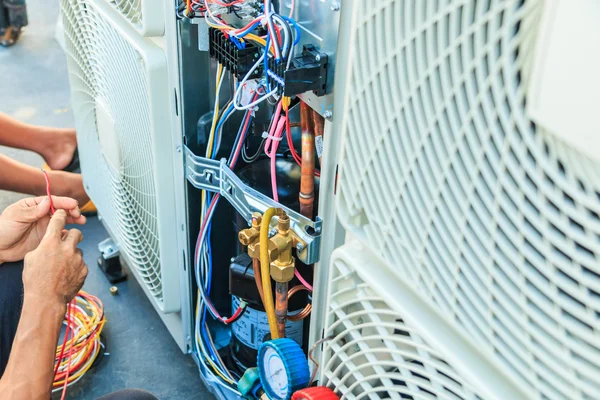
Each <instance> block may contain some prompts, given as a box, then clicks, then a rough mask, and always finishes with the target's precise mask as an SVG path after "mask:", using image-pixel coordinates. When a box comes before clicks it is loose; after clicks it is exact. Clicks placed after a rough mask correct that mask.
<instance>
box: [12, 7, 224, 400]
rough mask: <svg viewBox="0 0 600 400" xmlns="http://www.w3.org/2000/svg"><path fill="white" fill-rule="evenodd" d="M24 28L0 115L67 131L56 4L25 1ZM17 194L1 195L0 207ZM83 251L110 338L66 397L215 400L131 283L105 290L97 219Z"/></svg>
mask: <svg viewBox="0 0 600 400" xmlns="http://www.w3.org/2000/svg"><path fill="white" fill-rule="evenodd" d="M27 7H28V11H29V26H28V27H27V28H26V29H25V31H24V34H23V37H22V38H21V40H20V41H19V43H18V44H17V45H16V46H15V47H12V48H10V49H3V48H0V111H2V112H5V113H7V114H9V115H11V116H13V117H15V118H18V119H20V120H23V121H26V122H29V123H33V124H41V125H50V126H56V127H71V126H73V115H72V114H71V109H70V106H69V86H68V78H67V72H66V60H65V56H64V53H63V52H62V50H61V49H60V47H59V45H58V43H57V42H56V41H55V39H54V34H55V26H56V21H57V16H58V1H57V0H50V1H48V0H46V1H44V0H28V1H27ZM0 152H1V153H2V154H6V155H9V156H11V157H13V158H15V159H17V160H20V161H22V162H25V163H28V164H30V165H33V166H41V165H42V158H41V157H40V156H38V155H37V154H33V153H30V152H26V151H21V150H14V149H8V148H4V147H0ZM22 197H23V195H20V194H15V193H9V192H5V191H0V210H3V209H4V208H5V207H6V206H7V205H9V204H11V203H13V202H15V201H17V200H18V199H20V198H22ZM82 231H83V234H84V236H85V240H84V242H83V243H82V245H81V247H82V250H83V251H84V257H85V260H86V263H87V264H88V266H89V267H90V274H89V277H88V279H87V282H86V284H85V286H84V288H85V289H86V290H87V291H89V292H90V293H93V294H95V295H97V296H99V297H100V298H101V299H102V300H103V301H104V305H105V311H106V315H107V321H108V322H107V325H106V328H105V333H106V336H107V341H108V348H107V353H108V354H109V355H108V356H107V357H105V359H104V360H102V362H101V363H100V364H99V365H98V366H97V367H95V368H94V369H93V370H92V371H90V372H89V373H88V375H86V376H85V377H84V379H82V380H81V381H80V382H78V383H77V384H76V385H74V386H73V387H72V388H70V389H69V391H68V395H67V398H68V399H80V400H88V399H95V398H97V397H98V396H101V395H104V394H106V393H109V392H112V391H115V390H119V389H124V388H142V389H146V390H149V391H151V392H153V393H154V394H155V395H156V396H158V397H159V399H161V400H168V399H213V398H214V397H213V396H212V395H211V394H209V393H208V392H207V391H206V389H205V388H204V386H203V384H202V383H201V381H200V378H199V376H198V370H197V368H196V366H195V364H194V362H193V361H192V359H191V357H190V356H188V355H184V354H182V353H181V352H180V350H179V348H178V347H177V346H176V344H175V342H174V341H173V340H172V338H171V336H170V335H169V333H168V332H167V330H166V328H165V327H164V325H163V324H162V322H161V320H160V318H159V317H158V315H157V314H156V312H155V311H154V309H153V308H152V305H151V304H150V302H149V301H148V299H147V298H146V296H145V295H144V293H143V291H142V289H141V288H140V286H139V285H138V284H137V281H136V280H135V279H134V278H133V277H131V278H130V279H129V280H127V281H126V282H124V283H121V284H119V294H118V295H117V296H111V295H110V294H109V291H108V289H109V287H110V286H111V285H110V284H109V283H108V281H107V280H106V279H105V277H104V276H103V275H102V273H101V272H100V271H99V270H98V268H97V267H96V259H97V257H98V255H99V252H98V249H97V244H98V242H99V241H101V240H103V239H105V238H106V237H107V234H106V231H105V230H104V228H103V227H102V225H101V224H100V223H99V222H98V219H97V218H91V219H90V220H89V222H88V224H87V225H86V226H85V227H83V229H82Z"/></svg>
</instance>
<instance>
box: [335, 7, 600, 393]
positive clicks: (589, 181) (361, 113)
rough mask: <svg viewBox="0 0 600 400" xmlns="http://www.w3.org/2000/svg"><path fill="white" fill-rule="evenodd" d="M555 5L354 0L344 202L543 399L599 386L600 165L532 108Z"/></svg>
mask: <svg viewBox="0 0 600 400" xmlns="http://www.w3.org/2000/svg"><path fill="white" fill-rule="evenodd" d="M542 3H543V2H541V1H538V0H527V1H516V0H510V1H502V0H465V1H449V0H446V1H444V0H436V1H428V2H425V1H420V0H406V1H401V0H385V1H377V2H356V3H354V7H355V9H354V14H353V18H354V21H353V24H354V27H355V29H354V30H353V34H352V36H351V37H349V38H348V40H350V43H351V45H350V50H349V52H348V57H347V58H346V60H344V61H343V62H341V63H340V65H348V68H349V70H348V72H349V75H348V78H347V79H348V80H347V82H345V85H346V87H347V89H346V90H347V95H346V96H345V105H344V110H343V118H341V119H340V120H343V122H342V128H341V129H342V133H343V134H344V135H345V139H344V149H343V155H342V159H341V162H340V178H339V183H338V198H339V206H340V210H341V211H340V213H341V217H342V220H343V222H344V224H345V226H346V227H347V228H349V229H350V230H352V231H353V232H354V233H355V234H356V235H357V236H358V237H360V238H361V240H363V241H364V242H365V243H366V245H367V246H369V247H370V248H371V249H373V250H374V251H375V252H376V253H377V254H378V255H380V256H381V257H383V258H384V259H385V260H386V261H387V262H388V264H389V265H390V266H393V267H391V268H393V272H394V273H396V274H397V275H398V276H399V277H402V278H403V279H406V280H408V281H409V282H410V283H411V284H412V285H414V286H415V287H416V288H418V291H419V292H420V293H421V295H422V296H424V297H426V298H427V299H428V300H429V301H431V302H432V304H434V306H435V307H437V308H438V309H440V310H441V311H442V312H443V313H444V314H446V315H449V316H450V317H451V318H453V320H454V322H455V324H457V326H458V327H460V328H461V329H462V330H464V331H465V332H467V333H468V334H469V335H470V336H471V337H472V338H473V339H474V340H476V341H477V343H478V344H479V345H480V346H481V347H482V348H483V349H485V350H489V351H492V352H493V353H494V354H495V355H496V357H497V359H498V361H500V362H501V363H502V365H503V366H504V368H505V370H506V372H507V373H509V374H510V375H511V376H512V377H513V378H514V379H515V380H519V381H520V382H521V383H522V384H523V385H524V386H525V387H530V388H531V391H532V392H531V393H532V397H535V398H548V399H573V398H581V399H592V398H598V393H600V266H599V264H598V255H599V254H600V168H599V166H598V165H596V164H594V163H593V162H592V161H591V160H590V159H587V158H586V157H585V156H583V155H581V154H578V153H577V152H575V151H574V150H572V149H570V148H569V147H568V146H566V145H565V144H564V143H562V142H561V141H559V140H558V139H557V138H555V137H553V136H552V135H550V134H549V133H548V132H545V131H544V130H542V129H540V128H539V127H536V126H535V125H534V124H533V122H532V121H531V120H530V119H529V118H528V116H527V115H526V113H525V103H526V101H527V78H528V74H529V71H530V68H531V63H532V61H533V55H534V51H535V44H536V32H537V25H538V22H539V20H540V14H541V11H542ZM337 84H340V82H338V83H337ZM342 84H344V83H342Z"/></svg>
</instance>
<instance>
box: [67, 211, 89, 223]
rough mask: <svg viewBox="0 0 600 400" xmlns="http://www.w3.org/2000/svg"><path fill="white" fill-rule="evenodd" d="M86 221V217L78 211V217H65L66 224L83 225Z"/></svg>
mask: <svg viewBox="0 0 600 400" xmlns="http://www.w3.org/2000/svg"><path fill="white" fill-rule="evenodd" d="M86 222H87V218H86V217H85V216H84V215H82V214H81V213H79V216H78V217H73V216H72V215H71V216H69V217H68V218H67V224H76V225H84V224H85V223H86Z"/></svg>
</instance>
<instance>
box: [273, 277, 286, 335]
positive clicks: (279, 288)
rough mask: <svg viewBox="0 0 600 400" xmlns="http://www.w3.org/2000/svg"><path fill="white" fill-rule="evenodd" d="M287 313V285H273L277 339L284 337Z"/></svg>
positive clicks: (279, 283) (282, 283) (281, 283)
mask: <svg viewBox="0 0 600 400" xmlns="http://www.w3.org/2000/svg"><path fill="white" fill-rule="evenodd" d="M287 311H288V283H287V282H276V283H275V316H276V318H277V329H278V330H279V337H280V338H284V337H285V323H286V320H287Z"/></svg>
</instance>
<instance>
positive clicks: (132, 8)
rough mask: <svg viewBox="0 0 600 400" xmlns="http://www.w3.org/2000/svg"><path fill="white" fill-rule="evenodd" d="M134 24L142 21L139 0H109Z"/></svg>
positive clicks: (140, 2)
mask: <svg viewBox="0 0 600 400" xmlns="http://www.w3.org/2000/svg"><path fill="white" fill-rule="evenodd" d="M109 1H110V2H111V3H113V4H114V5H115V7H117V9H118V10H119V11H121V13H122V14H123V15H124V16H125V18H127V19H128V20H129V21H131V23H133V24H134V25H139V24H141V22H142V1H141V0H109Z"/></svg>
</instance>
